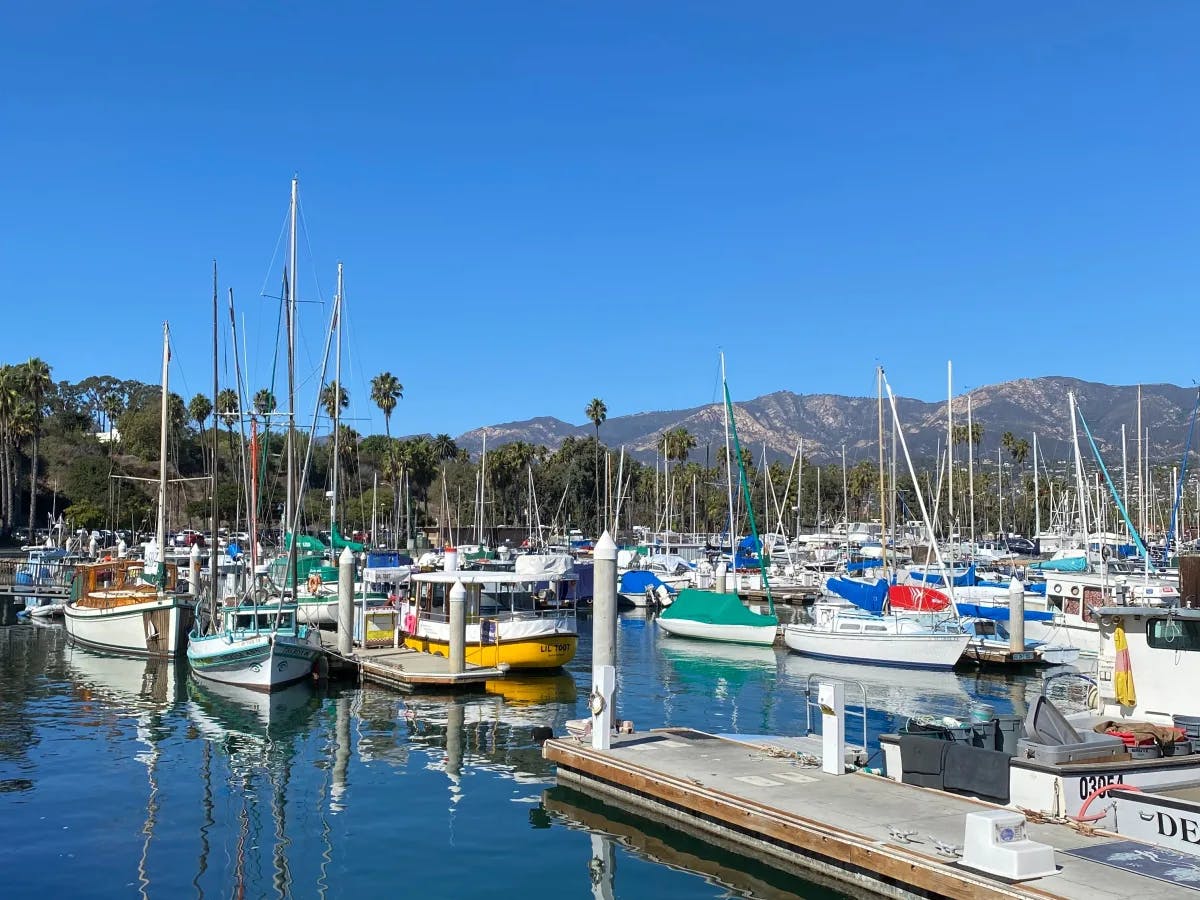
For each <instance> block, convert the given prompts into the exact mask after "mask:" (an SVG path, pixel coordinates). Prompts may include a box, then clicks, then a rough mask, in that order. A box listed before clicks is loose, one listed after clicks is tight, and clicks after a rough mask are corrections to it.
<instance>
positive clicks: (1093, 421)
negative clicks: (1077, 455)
mask: <svg viewBox="0 0 1200 900" xmlns="http://www.w3.org/2000/svg"><path fill="white" fill-rule="evenodd" d="M1141 391H1142V404H1141V406H1142V430H1143V432H1148V437H1147V442H1146V448H1145V451H1144V452H1145V453H1146V455H1147V458H1148V459H1149V460H1150V462H1151V463H1153V464H1156V465H1157V464H1163V463H1171V462H1177V461H1178V460H1179V459H1180V457H1181V456H1182V454H1183V450H1184V446H1185V444H1186V443H1187V439H1188V425H1189V422H1190V420H1191V416H1192V410H1193V408H1194V407H1195V405H1196V397H1197V393H1196V389H1195V388H1183V387H1179V386H1177V385H1172V384H1151V385H1142V386H1141ZM1070 392H1073V393H1074V394H1075V399H1076V403H1077V405H1078V407H1079V409H1080V411H1081V413H1082V416H1083V419H1084V420H1086V422H1087V425H1088V428H1089V429H1090V430H1091V432H1092V435H1093V437H1094V438H1095V440H1096V443H1097V445H1098V446H1099V448H1100V451H1101V455H1102V456H1103V458H1104V460H1105V463H1106V464H1107V465H1108V466H1110V467H1112V468H1119V467H1120V466H1121V444H1122V432H1121V430H1122V426H1124V427H1125V442H1126V452H1127V454H1128V459H1129V464H1130V465H1131V466H1132V465H1135V461H1136V454H1137V432H1138V427H1137V421H1138V388H1137V386H1134V385H1108V384H1099V383H1096V382H1090V381H1081V380H1079V379H1077V378H1066V377H1062V376H1047V377H1043V378H1021V379H1017V380H1015V381H1006V382H1003V383H1001V384H994V385H989V386H987V387H981V388H978V389H976V390H974V391H972V392H971V394H970V405H971V416H972V421H973V422H974V423H977V425H979V426H982V429H983V435H982V439H981V441H980V443H979V445H978V448H977V450H976V453H977V456H978V458H979V459H980V460H981V462H983V461H987V460H995V459H996V458H997V454H998V452H999V453H1003V451H1001V449H1000V448H1001V437H1002V435H1003V434H1004V433H1005V432H1012V433H1013V435H1014V436H1015V437H1016V438H1024V439H1025V440H1027V441H1028V442H1029V443H1030V444H1031V445H1032V443H1033V436H1034V435H1035V434H1036V435H1037V441H1038V452H1039V455H1040V456H1041V457H1043V458H1044V459H1045V460H1050V461H1055V460H1066V459H1071V458H1072V452H1073V451H1072V449H1071V442H1072V435H1071V418H1070V412H1069V407H1068V400H1067V395H1068V393H1070ZM967 403H968V397H967V395H965V394H964V395H960V396H957V397H955V398H954V401H953V415H954V423H955V425H959V424H964V425H965V424H966V421H967ZM734 406H735V408H736V415H737V429H738V437H739V438H740V439H741V444H742V446H743V447H744V448H747V449H750V450H751V452H752V453H753V454H754V458H755V459H760V458H761V455H762V453H763V448H764V446H765V448H766V454H767V457H768V459H772V460H774V459H783V460H790V459H791V458H792V456H793V455H794V454H795V452H796V449H797V447H798V446H799V444H800V442H801V440H803V442H804V456H805V458H806V459H808V460H812V461H814V462H818V463H829V462H834V461H835V460H836V461H840V460H841V458H842V448H843V447H844V448H845V453H846V458H847V460H848V461H850V462H854V461H856V460H858V459H862V458H864V457H872V458H873V457H874V456H875V454H877V453H878V450H877V447H878V433H879V424H878V421H879V420H878V404H877V400H876V398H875V397H846V396H841V395H838V394H794V393H792V392H791V391H776V392H774V393H771V394H765V395H763V396H761V397H756V398H754V399H753V400H745V401H737V402H735V404H734ZM884 406H885V415H884V422H885V423H886V424H885V427H886V428H887V429H888V430H889V432H890V430H891V427H892V425H891V416H890V414H888V412H887V399H886V397H885V398H884ZM896 409H897V415H898V417H899V421H900V423H901V425H902V426H903V429H904V437H905V441H906V443H907V445H908V449H909V453H910V455H911V456H912V457H913V459H914V461H915V460H918V459H921V460H928V459H931V458H933V457H934V455H935V454H936V453H937V452H938V449H939V447H944V446H945V442H946V402H945V401H944V400H943V401H942V402H940V403H927V402H924V401H921V400H912V399H907V398H899V397H898V398H896ZM676 426H682V427H683V428H686V429H687V430H688V431H689V432H690V433H691V434H692V435H693V436H694V437H695V438H696V449H695V450H693V451H692V454H691V459H692V460H693V461H697V462H701V463H703V462H705V461H706V457H707V458H708V459H710V460H711V461H713V462H715V460H716V459H717V458H718V454H719V451H720V448H721V447H723V446H724V442H725V425H724V415H723V410H722V407H721V405H720V404H719V403H713V404H709V405H706V406H697V407H694V408H692V409H679V410H662V411H657V412H642V413H635V414H633V415H628V416H616V417H613V418H610V419H608V420H606V421H605V422H604V423H602V424H601V426H600V440H601V441H602V442H603V443H604V444H605V445H606V446H609V447H614V448H615V447H620V446H624V447H625V448H626V451H627V452H629V453H631V454H632V455H633V456H634V457H636V458H638V459H640V460H642V461H644V462H646V461H653V460H654V458H655V454H656V446H657V444H658V439H659V436H660V435H661V434H662V433H663V432H664V431H665V430H667V429H669V428H674V427H676ZM485 432H486V434H487V444H488V447H489V448H491V447H497V446H500V445H501V444H506V443H510V442H512V441H526V442H528V443H531V444H534V445H543V446H546V447H548V448H550V449H555V448H557V447H558V446H559V445H560V444H561V443H562V442H563V440H565V439H566V438H568V437H576V438H579V437H589V436H591V435H592V434H594V433H595V432H594V429H593V426H592V424H591V422H585V423H584V424H582V425H572V424H571V423H569V422H564V421H562V420H561V419H557V418H554V417H552V416H539V417H537V418H533V419H526V420H524V421H520V422H504V423H500V424H497V425H488V426H485V427H481V428H476V429H472V430H471V431H468V432H466V433H464V434H462V435H459V437H458V438H457V443H458V446H459V447H461V448H464V449H466V450H467V451H468V452H470V453H471V454H472V455H476V454H478V453H479V452H480V451H481V450H482V449H483V438H484V434H485ZM888 442H889V444H890V443H891V439H890V436H889V439H888ZM1079 442H1080V449H1081V451H1082V452H1083V454H1084V455H1085V457H1089V458H1090V456H1091V453H1090V451H1089V448H1088V444H1087V436H1086V434H1085V433H1084V431H1083V428H1082V425H1080V426H1079ZM1193 452H1195V450H1193ZM965 453H966V450H965V448H963V447H961V446H960V447H959V448H957V450H956V455H957V454H965ZM901 465H903V463H901Z"/></svg>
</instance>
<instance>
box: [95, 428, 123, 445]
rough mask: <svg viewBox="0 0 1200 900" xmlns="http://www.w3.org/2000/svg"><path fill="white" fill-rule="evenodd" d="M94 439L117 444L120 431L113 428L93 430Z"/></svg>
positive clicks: (119, 439) (119, 438)
mask: <svg viewBox="0 0 1200 900" xmlns="http://www.w3.org/2000/svg"><path fill="white" fill-rule="evenodd" d="M95 435H96V440H98V441H99V442H100V443H102V444H119V443H121V432H119V431H117V429H115V428H110V429H108V431H97V432H95Z"/></svg>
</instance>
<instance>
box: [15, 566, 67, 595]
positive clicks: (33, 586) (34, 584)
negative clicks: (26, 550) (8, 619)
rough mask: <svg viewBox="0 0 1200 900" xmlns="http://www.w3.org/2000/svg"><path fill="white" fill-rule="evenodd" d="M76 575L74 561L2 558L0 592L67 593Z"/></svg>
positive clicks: (30, 593) (31, 593)
mask: <svg viewBox="0 0 1200 900" xmlns="http://www.w3.org/2000/svg"><path fill="white" fill-rule="evenodd" d="M74 577H75V564H74V563H67V562H59V561H46V562H30V561H29V560H25V559H0V592H3V593H6V594H29V595H34V594H67V593H69V592H70V590H71V580H72V579H73V578H74Z"/></svg>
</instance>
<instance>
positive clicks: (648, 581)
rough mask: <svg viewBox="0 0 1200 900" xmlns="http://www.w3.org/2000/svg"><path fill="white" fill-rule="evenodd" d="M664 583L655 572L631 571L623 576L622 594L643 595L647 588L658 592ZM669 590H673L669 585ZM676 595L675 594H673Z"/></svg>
mask: <svg viewBox="0 0 1200 900" xmlns="http://www.w3.org/2000/svg"><path fill="white" fill-rule="evenodd" d="M661 584H662V582H661V581H660V580H659V578H658V576H657V575H655V574H654V573H653V572H647V571H645V570H644V569H631V570H630V571H628V572H626V573H625V574H624V575H622V576H621V587H620V592H621V593H622V594H643V593H645V592H646V588H647V587H651V588H654V589H655V590H658V587H659V585H661ZM667 590H668V591H670V590H671V588H670V586H669V585H668V586H667ZM672 593H674V592H672Z"/></svg>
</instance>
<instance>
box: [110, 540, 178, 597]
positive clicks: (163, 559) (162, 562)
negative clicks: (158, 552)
mask: <svg viewBox="0 0 1200 900" xmlns="http://www.w3.org/2000/svg"><path fill="white" fill-rule="evenodd" d="M92 555H93V556H95V555H96V554H94V553H93V554H92ZM158 564H159V566H165V565H166V564H167V562H166V558H165V557H164V558H162V559H160V560H159V561H158ZM188 587H189V588H190V589H191V592H192V596H193V597H199V596H200V545H199V544H192V552H191V553H189V554H188Z"/></svg>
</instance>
